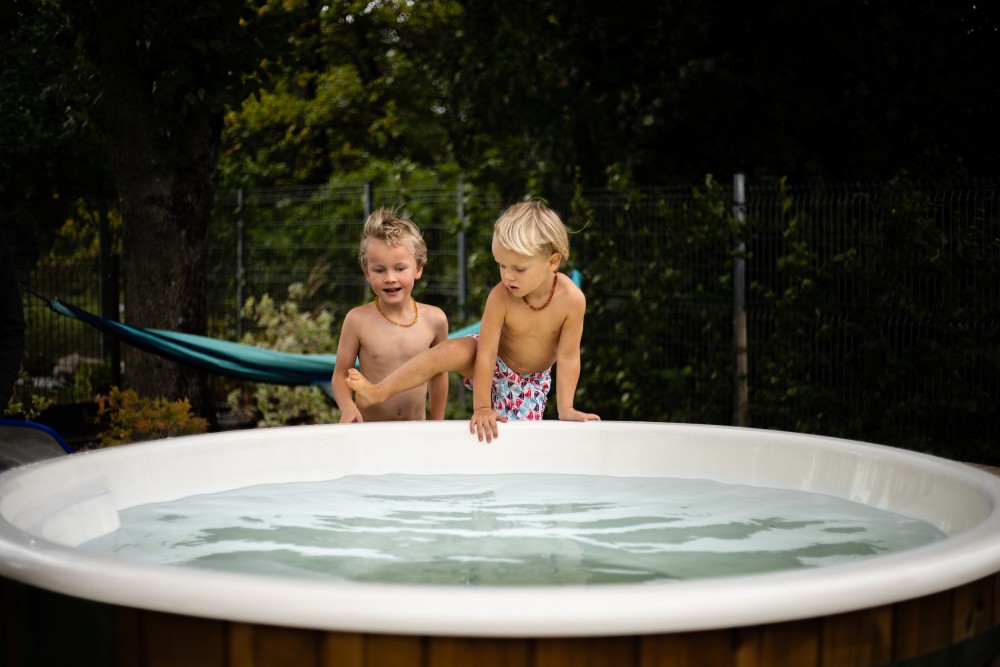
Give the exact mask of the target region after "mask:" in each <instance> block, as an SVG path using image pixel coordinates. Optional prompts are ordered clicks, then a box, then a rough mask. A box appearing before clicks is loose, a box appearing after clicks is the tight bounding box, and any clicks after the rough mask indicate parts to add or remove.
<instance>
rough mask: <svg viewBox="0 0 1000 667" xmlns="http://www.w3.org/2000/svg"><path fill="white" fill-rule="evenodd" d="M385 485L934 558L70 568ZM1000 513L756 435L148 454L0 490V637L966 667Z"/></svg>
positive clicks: (475, 658) (504, 433) (707, 430)
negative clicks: (287, 570) (593, 493)
mask: <svg viewBox="0 0 1000 667" xmlns="http://www.w3.org/2000/svg"><path fill="white" fill-rule="evenodd" d="M387 473H409V474H430V473H435V474H449V473H455V474H487V473H490V474H491V473H565V474H584V475H587V474H593V475H613V476H652V477H673V478H687V479H710V480H715V481H718V482H723V483H732V484H747V485H751V486H764V487H770V488H778V489H794V490H802V491H808V492H812V493H819V494H830V495H835V496H838V497H842V498H845V499H849V500H852V501H857V502H861V503H865V504H868V505H871V506H874V507H877V508H880V509H885V510H888V511H892V512H897V513H899V514H903V515H906V516H909V517H912V518H916V519H922V520H925V521H928V522H930V523H932V524H933V525H935V526H936V527H937V528H939V529H940V530H941V531H943V532H944V533H945V534H946V535H947V537H946V539H944V540H942V541H940V542H936V543H933V544H929V545H926V546H923V547H919V548H916V549H912V550H909V551H906V552H902V553H897V554H891V555H885V556H877V557H873V558H870V559H866V560H863V561H857V562H852V563H847V564H842V565H837V566H831V567H825V568H816V569H806V570H793V571H781V572H772V573H766V574H755V575H742V576H733V577H724V578H719V579H703V580H689V581H677V582H668V583H658V584H643V585H636V586H629V585H614V586H595V587H589V586H558V587H555V586H554V587H459V586H441V587H431V586H420V585H388V584H386V585H382V584H367V583H366V584H359V583H351V582H337V581H330V582H326V581H322V582H317V581H314V580H296V579H290V578H279V577H264V576H251V575H245V574H236V573H228V572H214V571H204V570H196V569H186V568H179V567H167V566H151V565H146V564H141V563H134V562H127V561H122V560H118V559H115V558H113V557H110V556H102V555H96V554H89V553H85V552H83V551H81V550H79V549H77V548H75V547H76V546H77V545H79V544H81V543H82V542H84V541H86V540H89V539H91V538H93V537H96V536H98V535H101V534H103V533H105V532H107V531H109V530H113V529H114V528H115V527H116V526H117V512H118V510H120V509H122V508H126V507H131V506H134V505H139V504H144V503H150V502H160V501H169V500H174V499H178V498H182V497H185V496H189V495H193V494H201V493H212V492H216V491H224V490H228V489H234V488H240V487H245V486H251V485H256V484H266V483H280V482H287V481H319V480H325V479H332V478H337V477H341V476H344V475H348V474H374V475H377V474H387ZM998 507H1000V479H997V478H995V477H993V476H992V475H989V474H987V473H985V472H982V471H980V470H977V469H975V468H972V467H969V466H966V465H963V464H959V463H955V462H952V461H947V460H943V459H939V458H935V457H931V456H926V455H920V454H917V453H914V452H909V451H905V450H898V449H893V448H888V447H883V446H878V445H872V444H865V443H859V442H853V441H846V440H839V439H833V438H824V437H816V436H806V435H798V434H792V433H784V432H776V431H766V430H760V429H739V428H727V427H712V426H699V425H683V424H664V423H634V422H599V423H584V424H579V423H562V422H541V423H537V422H536V423H528V422H519V423H510V424H504V425H501V437H500V439H499V440H497V441H495V442H494V443H491V444H485V443H479V442H478V441H476V440H475V439H474V438H473V437H472V436H471V435H469V433H468V425H467V422H465V421H454V422H424V423H414V422H404V423H379V424H352V425H328V426H300V427H286V428H276V429H259V430H253V431H235V432H227V433H220V434H210V435H203V436H191V437H185V438H175V439H169V440H163V441H157V442H150V443H142V444H136V445H130V446H124V447H118V448H114V449H108V450H102V451H98V452H90V453H85V454H77V455H73V456H67V457H62V458H59V459H53V460H49V461H45V462H41V463H37V464H32V465H29V466H25V467H22V468H19V469H16V470H12V471H9V472H7V473H4V474H3V475H0V575H2V576H3V577H4V578H5V580H6V581H5V595H4V601H5V602H4V606H5V614H4V618H5V619H8V620H9V619H14V618H15V617H16V616H17V615H18V614H19V612H20V611H23V609H25V608H26V605H27V606H29V607H30V605H32V604H34V603H32V602H31V600H32V599H33V597H34V596H42V598H44V599H48V598H46V596H51V595H55V597H56V598H58V599H60V600H64V599H69V600H84V601H89V603H88V604H90V603H93V604H92V606H89V607H88V610H89V611H88V612H87V613H88V614H91V613H94V614H98V615H100V614H104V616H103V617H104V618H105V619H106V621H105V622H104V625H106V626H107V627H108V630H107V632H106V633H105V635H106V641H104V643H102V644H100V647H99V650H100V651H104V652H110V653H112V654H114V655H115V656H116V664H155V661H156V660H157V659H162V658H163V656H165V655H177V656H178V660H183V661H184V664H188V665H197V664H205V665H216V664H218V665H223V664H243V663H241V662H239V660H237V658H238V657H239V656H244V657H245V658H246V659H247V660H251V662H248V663H247V664H257V665H260V664H269V658H268V656H271V655H274V656H282V657H281V660H282V661H284V660H287V658H288V657H289V656H290V655H301V656H303V657H302V661H301V662H291V663H288V664H379V662H380V660H379V658H378V656H392V661H393V663H392V664H414V665H445V664H448V665H453V664H454V665H457V664H470V663H471V662H475V663H477V667H479V665H478V663H486V664H490V663H492V662H497V663H498V664H501V663H503V664H533V665H536V666H538V665H545V664H570V663H573V662H574V656H586V658H587V660H588V661H591V662H593V661H596V662H597V663H602V662H607V663H608V664H614V665H616V666H621V665H661V664H662V665H667V664H669V665H686V664H691V665H695V664H697V665H711V664H760V665H768V666H781V665H883V664H889V663H891V662H892V661H898V660H902V659H906V658H911V657H914V656H921V655H928V654H933V653H935V652H939V653H940V654H941V655H948V652H951V654H952V655H953V656H958V657H955V658H954V659H955V660H960V659H969V658H962V657H960V656H969V655H972V656H974V657H973V658H971V659H979V662H969V663H962V662H956V661H952V662H946V663H944V664H949V665H961V664H970V665H971V664H981V663H982V662H983V660H982V659H980V658H982V656H983V655H986V654H988V653H990V652H991V651H992V650H993V649H994V648H995V645H996V644H997V635H998V630H997V629H996V628H997V626H1000V608H998V607H1000V577H998V574H997V573H998V572H1000V512H998V511H997V508H998ZM46 591H48V592H49V593H45V592H46ZM36 606H37V605H36ZM95 610H96V611H95ZM5 624H6V621H5ZM14 624H15V625H17V626H18V627H19V630H18V633H19V634H20V635H26V636H28V637H30V638H32V639H30V641H28V642H27V643H25V641H22V640H19V639H18V637H17V636H14V637H11V631H10V630H9V628H8V630H7V633H6V634H7V641H8V643H10V642H14V644H15V645H16V644H17V643H18V641H21V644H22V648H21V649H20V650H22V651H27V652H29V653H30V652H33V651H34V652H38V651H43V652H44V650H46V649H44V648H39V647H38V646H37V644H38V642H39V637H40V636H41V633H43V632H44V630H42V629H39V628H33V627H26V626H25V623H24V622H23V620H22V621H18V622H16V623H14ZM102 627H103V626H102ZM109 646H110V648H109ZM990 655H992V654H991V653H990ZM310 656H312V657H310ZM685 656H687V657H685ZM747 661H749V662H747ZM281 664H284V662H282V663H281ZM594 664H596V663H594Z"/></svg>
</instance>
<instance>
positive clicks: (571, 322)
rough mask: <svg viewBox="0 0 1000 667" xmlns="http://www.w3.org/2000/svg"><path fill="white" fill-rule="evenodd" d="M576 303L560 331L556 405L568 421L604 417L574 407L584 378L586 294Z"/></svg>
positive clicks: (579, 297) (592, 419) (557, 353)
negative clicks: (583, 352) (581, 355)
mask: <svg viewBox="0 0 1000 667" xmlns="http://www.w3.org/2000/svg"><path fill="white" fill-rule="evenodd" d="M578 299H579V302H578V303H574V304H573V307H572V308H571V309H570V313H569V315H568V316H567V317H566V321H565V322H563V326H562V329H561V330H560V332H559V347H558V349H557V350H556V407H557V408H558V409H559V419H561V420H564V421H578V422H582V421H600V419H601V418H600V417H598V416H597V415H595V414H592V413H589V412H581V411H580V410H577V409H576V408H575V407H573V402H574V400H575V399H576V385H577V384H578V383H579V381H580V341H581V340H582V339H583V315H584V312H586V309H587V302H586V299H585V298H584V297H583V295H582V294H580V295H579V296H578Z"/></svg>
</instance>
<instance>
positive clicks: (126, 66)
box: [94, 0, 224, 424]
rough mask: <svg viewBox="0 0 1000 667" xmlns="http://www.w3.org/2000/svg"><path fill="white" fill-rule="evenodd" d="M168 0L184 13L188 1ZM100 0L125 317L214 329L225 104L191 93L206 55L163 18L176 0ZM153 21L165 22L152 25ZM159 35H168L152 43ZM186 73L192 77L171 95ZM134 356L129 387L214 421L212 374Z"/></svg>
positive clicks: (161, 325) (98, 29)
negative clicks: (211, 255) (209, 274)
mask: <svg viewBox="0 0 1000 667" xmlns="http://www.w3.org/2000/svg"><path fill="white" fill-rule="evenodd" d="M168 4H169V5H170V7H174V9H173V11H176V12H178V13H180V15H183V13H184V12H185V7H184V6H183V5H186V4H187V3H183V2H182V3H168ZM178 4H179V5H181V6H177V5H178ZM94 6H95V8H96V10H97V11H96V24H95V35H96V38H97V41H96V48H97V49H98V53H97V57H98V59H99V66H100V70H101V76H102V83H103V89H104V107H105V113H106V124H107V128H106V131H107V139H108V148H109V155H110V159H111V168H112V173H113V175H114V178H115V183H116V187H117V190H118V194H119V197H120V206H121V213H122V219H123V229H124V236H123V248H124V249H123V254H124V258H123V260H124V261H123V265H124V274H125V285H126V290H125V295H126V296H125V319H126V321H127V322H129V323H131V324H134V325H137V326H141V327H152V328H158V329H169V330H175V331H184V332H188V333H194V334H204V333H205V331H206V328H207V312H206V295H205V278H206V265H205V263H206V256H207V247H208V223H209V219H210V216H211V213H212V207H213V205H214V200H215V170H216V156H217V149H218V144H219V137H220V132H221V126H222V113H221V106H220V105H210V104H208V103H207V102H205V103H202V102H201V100H200V99H199V98H198V97H197V96H196V97H195V98H194V99H192V96H191V95H190V94H187V93H186V92H185V91H187V90H189V89H190V88H193V89H194V90H198V89H199V86H200V85H201V83H200V82H199V81H198V80H197V77H198V75H199V74H200V73H201V72H200V71H199V69H198V68H199V65H203V62H204V58H202V59H201V60H199V58H198V56H197V54H190V53H189V54H184V53H183V52H178V47H184V46H186V45H188V47H189V48H190V49H192V50H193V48H194V46H192V44H193V43H194V42H195V38H190V39H188V41H187V42H184V41H183V38H179V37H178V36H177V35H176V34H174V35H169V29H170V26H166V25H164V24H163V20H164V17H165V16H169V12H170V11H171V10H170V9H169V7H168V6H167V5H165V4H164V3H162V2H154V3H138V4H136V3H133V2H132V1H131V0H96V2H95V4H94ZM151 16H152V17H153V18H152V19H151ZM219 18H220V20H221V19H222V18H224V17H222V16H220V17H219ZM151 20H152V25H153V27H154V28H157V29H158V30H150V21H151ZM157 20H159V21H160V23H159V24H157V23H156V21H157ZM200 27H204V26H200ZM174 29H175V32H178V31H177V30H176V25H175V26H174ZM220 31H221V30H220ZM164 35H166V37H165V38H164ZM150 39H154V40H155V39H161V40H162V41H163V42H164V43H154V44H153V47H152V48H151V47H150V42H149V41H148V40H150ZM178 71H180V72H182V73H183V74H186V75H188V76H189V77H190V78H191V79H193V81H192V83H190V84H189V85H188V87H187V88H185V87H183V86H175V88H174V89H172V90H171V92H170V94H163V92H162V91H163V90H164V86H166V85H168V84H169V82H170V81H172V80H176V77H174V76H173V75H174V74H175V73H176V72H178ZM158 86H159V89H158ZM158 90H159V91H160V92H159V93H157V92H156V91H158ZM202 90H203V89H202ZM124 360H125V375H124V382H125V384H126V385H127V386H128V387H130V388H133V389H135V390H136V391H138V392H139V394H140V395H143V396H149V397H153V396H162V397H165V398H169V399H179V398H185V397H186V398H189V399H190V401H191V404H192V407H193V408H194V411H195V412H196V413H197V414H199V415H201V416H203V417H206V418H208V419H209V420H210V423H213V424H214V414H215V411H214V401H213V397H212V394H211V390H210V385H209V382H208V377H207V376H206V374H205V373H204V372H201V371H198V370H197V369H195V368H193V367H190V366H183V365H180V364H176V363H174V362H171V361H167V360H165V359H163V358H161V357H159V356H156V355H153V354H150V353H146V352H141V351H138V350H135V349H133V348H128V349H127V350H126V351H125V354H124Z"/></svg>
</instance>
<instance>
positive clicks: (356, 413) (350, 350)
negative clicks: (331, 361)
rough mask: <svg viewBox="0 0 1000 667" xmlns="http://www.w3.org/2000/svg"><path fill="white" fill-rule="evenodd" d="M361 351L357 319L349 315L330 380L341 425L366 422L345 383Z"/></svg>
mask: <svg viewBox="0 0 1000 667" xmlns="http://www.w3.org/2000/svg"><path fill="white" fill-rule="evenodd" d="M360 350H361V339H360V337H359V336H358V331H357V326H356V324H355V318H352V317H351V313H347V317H345V318H344V324H343V326H341V328H340V340H339V341H338V342H337V363H336V365H335V366H334V367H333V377H332V378H331V380H330V385H331V389H332V390H333V399H334V400H335V401H337V407H338V408H340V423H341V424H346V423H351V422H363V421H364V418H362V416H361V410H360V409H358V406H357V404H356V403H355V402H354V395H353V393H354V392H352V391H351V388H350V387H348V386H347V383H346V382H345V380H346V378H347V371H348V369H350V368H354V364H355V363H356V362H357V359H358V352H359V351H360Z"/></svg>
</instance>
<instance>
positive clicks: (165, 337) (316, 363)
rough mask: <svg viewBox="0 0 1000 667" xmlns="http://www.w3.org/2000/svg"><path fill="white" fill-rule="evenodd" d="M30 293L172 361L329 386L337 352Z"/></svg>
mask: <svg viewBox="0 0 1000 667" xmlns="http://www.w3.org/2000/svg"><path fill="white" fill-rule="evenodd" d="M570 277H571V278H572V279H573V282H575V283H576V284H577V285H579V284H580V278H581V274H580V272H579V271H577V270H573V271H571V272H570ZM29 293H31V294H33V296H37V297H38V298H40V299H42V300H44V301H45V302H46V303H47V304H48V307H49V308H50V309H51V310H52V311H54V312H56V313H58V314H60V315H64V316H65V317H69V318H72V319H74V320H79V321H81V322H84V323H86V324H88V325H90V326H92V327H94V328H95V329H97V330H98V331H101V332H103V333H106V334H110V335H112V336H115V337H116V338H119V339H120V340H122V341H124V342H126V343H128V344H129V345H132V346H133V347H136V348H138V349H140V350H143V351H145V352H149V353H151V354H156V355H159V356H161V357H164V358H166V359H170V360H172V361H176V362H179V363H182V364H186V365H189V366H194V367H196V368H201V369H203V370H206V371H208V372H210V373H214V374H216V375H223V376H226V377H232V378H237V379H240V380H250V381H252V382H267V383H271V384H283V385H291V386H296V385H317V386H319V387H320V388H321V389H323V390H324V391H325V392H327V393H329V390H330V379H331V377H332V375H333V367H334V365H336V363H337V355H335V354H298V353H295V352H280V351H278V350H269V349H267V348H263V347H257V346H255V345H245V344H243V343H234V342H233V341H228V340H222V339H220V338H210V337H208V336H198V335H195V334H189V333H181V332H179V331H166V330H163V329H144V328H141V327H134V326H131V325H128V324H123V323H121V322H116V321H114V320H109V319H107V318H104V317H100V316H99V315H95V314H94V313H91V312H88V311H86V310H84V309H83V308H79V307H77V306H74V305H72V304H70V303H66V302H65V301H60V300H59V299H46V298H45V297H42V296H39V295H37V294H34V293H32V292H29ZM479 325H480V322H476V323H475V324H470V325H469V326H467V327H463V328H462V329H457V330H455V331H452V332H451V333H449V334H448V338H461V337H462V336H468V335H470V334H475V333H479Z"/></svg>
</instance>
